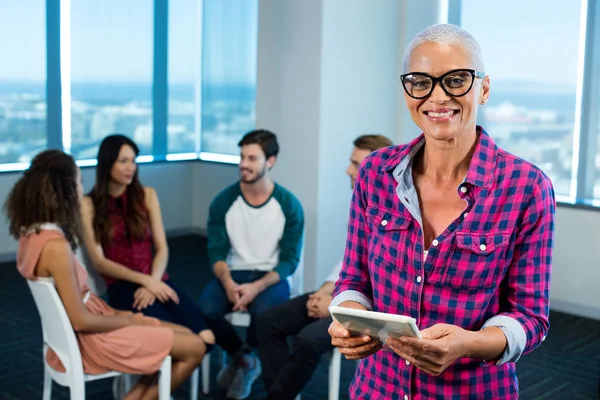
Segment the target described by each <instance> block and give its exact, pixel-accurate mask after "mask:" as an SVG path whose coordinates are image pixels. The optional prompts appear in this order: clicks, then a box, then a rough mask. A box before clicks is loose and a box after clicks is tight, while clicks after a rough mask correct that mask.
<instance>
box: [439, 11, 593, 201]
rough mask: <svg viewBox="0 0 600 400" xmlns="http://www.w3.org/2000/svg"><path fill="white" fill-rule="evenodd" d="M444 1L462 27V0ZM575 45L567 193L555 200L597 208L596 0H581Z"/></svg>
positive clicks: (452, 18)
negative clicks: (577, 49)
mask: <svg viewBox="0 0 600 400" xmlns="http://www.w3.org/2000/svg"><path fill="white" fill-rule="evenodd" d="M442 1H444V0H442ZM446 1H447V2H448V23H450V24H454V25H458V26H462V21H461V10H462V6H463V4H462V0H446ZM578 48H579V63H578V80H577V89H576V109H575V124H574V131H573V160H572V163H573V168H572V175H571V194H570V195H560V194H557V195H556V202H557V203H558V204H560V205H564V206H568V207H569V208H582V209H593V210H598V209H599V208H600V198H599V199H594V183H595V180H596V178H600V176H597V173H596V171H595V159H596V157H597V156H598V150H597V144H598V136H600V131H599V127H600V126H599V123H600V117H599V114H600V75H598V74H597V73H594V71H598V70H600V1H589V0H582V1H581V14H580V35H579V45H578ZM598 175H600V173H599V174H598Z"/></svg>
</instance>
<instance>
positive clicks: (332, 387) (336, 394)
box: [296, 347, 342, 400]
mask: <svg viewBox="0 0 600 400" xmlns="http://www.w3.org/2000/svg"><path fill="white" fill-rule="evenodd" d="M341 369H342V353H340V351H339V350H338V349H337V347H336V348H335V349H333V351H332V352H331V361H329V400H338V399H339V398H340V375H341ZM296 400H300V396H298V397H297V398H296Z"/></svg>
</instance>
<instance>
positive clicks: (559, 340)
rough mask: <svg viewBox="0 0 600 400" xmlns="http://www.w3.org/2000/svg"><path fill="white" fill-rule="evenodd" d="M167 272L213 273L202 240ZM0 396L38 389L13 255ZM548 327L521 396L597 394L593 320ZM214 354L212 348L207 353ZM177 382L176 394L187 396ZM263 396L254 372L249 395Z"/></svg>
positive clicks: (0, 339)
mask: <svg viewBox="0 0 600 400" xmlns="http://www.w3.org/2000/svg"><path fill="white" fill-rule="evenodd" d="M169 246H170V257H171V261H170V264H169V272H170V274H171V278H172V279H173V280H174V281H175V282H177V283H178V286H179V287H180V288H181V289H183V290H184V291H186V292H187V293H188V294H190V295H191V296H192V297H193V298H197V297H198V296H199V294H200V293H201V290H202V288H203V287H204V285H206V283H207V282H208V281H209V279H210V278H211V277H212V272H211V271H210V268H209V266H208V259H207V257H206V240H205V239H204V238H202V237H199V236H185V237H179V238H174V239H170V240H169ZM0 293H1V296H0V399H2V400H4V399H7V400H8V399H11V400H14V399H19V400H35V399H41V397H42V361H41V347H42V343H41V342H42V339H41V329H40V322H39V317H38V314H37V310H36V308H35V305H34V303H33V299H32V298H31V294H30V293H29V289H28V288H27V285H26V283H25V282H24V280H23V279H22V278H21V277H20V275H19V274H18V272H17V270H16V268H15V265H14V263H6V264H0ZM550 323H551V329H550V332H549V334H548V337H547V339H546V341H545V342H544V344H543V345H542V346H541V347H540V348H538V349H537V350H536V351H534V352H533V353H531V354H528V355H525V356H523V357H522V358H521V360H519V362H518V363H517V371H518V376H519V381H520V398H521V399H523V400H542V399H561V400H563V399H565V400H570V399H581V400H583V399H600V396H599V383H600V321H596V320H590V319H585V318H580V317H576V316H572V315H568V314H563V313H559V312H551V315H550ZM213 354H218V353H213ZM218 358H219V357H216V356H213V357H212V358H211V361H212V366H211V381H212V384H211V388H212V391H211V393H210V394H209V396H204V395H202V394H200V396H199V398H200V399H223V398H225V396H224V392H223V391H222V390H220V389H218V388H217V387H216V384H215V382H214V381H215V377H216V374H217V371H218V369H219V360H218ZM328 361H329V357H328V356H326V357H324V358H323V360H322V362H321V364H320V366H319V368H318V369H317V371H316V372H315V374H314V376H313V378H312V380H311V382H310V383H309V384H308V386H307V387H306V388H305V390H304V391H303V393H302V398H303V400H324V399H327V387H328V386H327V382H328V381H327V375H328V369H327V367H328ZM354 368H355V363H353V362H350V361H346V360H343V362H342V378H341V386H340V393H341V395H340V399H347V398H348V395H347V389H348V386H349V384H350V381H351V379H352V375H353V373H354ZM110 385H111V380H104V381H99V382H92V383H88V384H87V386H86V389H87V396H86V397H87V399H89V400H103V399H111V398H112V397H111V393H110ZM53 389H54V390H53V396H52V399H69V394H68V389H65V388H61V387H58V386H57V385H54V387H53ZM188 389H189V385H188V384H184V385H183V386H182V388H180V389H179V390H178V391H177V392H176V393H175V394H174V396H175V398H176V399H187V398H189V397H188V396H189V392H188ZM263 397H264V391H263V388H262V383H261V382H260V380H258V381H257V382H256V383H255V386H254V388H253V393H252V396H251V397H250V399H261V398H263Z"/></svg>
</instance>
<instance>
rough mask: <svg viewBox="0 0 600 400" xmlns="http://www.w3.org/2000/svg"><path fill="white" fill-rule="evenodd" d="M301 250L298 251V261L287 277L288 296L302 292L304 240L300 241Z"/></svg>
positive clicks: (294, 295)
mask: <svg viewBox="0 0 600 400" xmlns="http://www.w3.org/2000/svg"><path fill="white" fill-rule="evenodd" d="M302 243H303V244H302V252H301V253H300V261H299V262H298V266H297V267H296V270H295V271H294V273H293V274H292V275H290V276H289V277H288V283H289V284H290V298H294V297H297V296H300V295H301V294H304V241H302Z"/></svg>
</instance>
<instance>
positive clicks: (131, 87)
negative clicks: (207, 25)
mask: <svg viewBox="0 0 600 400" xmlns="http://www.w3.org/2000/svg"><path fill="white" fill-rule="evenodd" d="M70 3H71V8H70V23H71V35H70V39H71V52H70V53H71V102H72V103H71V129H70V130H71V152H72V153H73V155H74V156H75V157H76V158H77V159H93V158H96V153H97V150H98V144H99V142H100V141H101V140H102V138H104V137H105V136H106V135H108V134H111V133H115V132H118V133H123V134H125V135H128V136H130V137H131V138H132V139H133V140H134V141H135V142H136V143H137V144H138V146H139V147H140V150H141V152H142V154H151V152H152V139H153V135H152V77H153V76H152V71H153V69H152V65H153V64H152V62H153V59H152V55H153V43H154V41H153V1H152V0H102V1H98V2H97V1H93V2H90V1H88V0H71V1H70Z"/></svg>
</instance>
